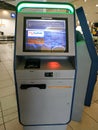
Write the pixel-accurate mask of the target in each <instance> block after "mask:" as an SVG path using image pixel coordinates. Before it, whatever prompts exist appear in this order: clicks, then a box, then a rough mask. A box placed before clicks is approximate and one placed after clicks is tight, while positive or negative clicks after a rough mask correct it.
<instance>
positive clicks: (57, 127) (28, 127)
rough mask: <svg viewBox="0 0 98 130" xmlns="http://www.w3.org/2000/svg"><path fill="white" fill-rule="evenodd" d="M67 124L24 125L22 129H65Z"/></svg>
mask: <svg viewBox="0 0 98 130" xmlns="http://www.w3.org/2000/svg"><path fill="white" fill-rule="evenodd" d="M66 128H67V125H53V126H24V127H23V130H66Z"/></svg>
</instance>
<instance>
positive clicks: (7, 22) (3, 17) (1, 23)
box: [0, 9, 15, 35]
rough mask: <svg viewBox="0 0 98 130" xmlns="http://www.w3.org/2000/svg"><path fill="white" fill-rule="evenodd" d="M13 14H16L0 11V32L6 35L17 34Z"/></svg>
mask: <svg viewBox="0 0 98 130" xmlns="http://www.w3.org/2000/svg"><path fill="white" fill-rule="evenodd" d="M11 13H15V12H14V11H10V10H2V9H0V31H2V32H4V35H14V33H15V18H12V17H11Z"/></svg>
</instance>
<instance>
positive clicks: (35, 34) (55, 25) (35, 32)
mask: <svg viewBox="0 0 98 130" xmlns="http://www.w3.org/2000/svg"><path fill="white" fill-rule="evenodd" d="M24 33H25V35H24V36H25V38H24V51H33V52H65V51H66V50H67V43H66V41H67V40H66V20H65V19H59V20H57V19H55V20H54V19H49V20H43V19H25V31H24Z"/></svg>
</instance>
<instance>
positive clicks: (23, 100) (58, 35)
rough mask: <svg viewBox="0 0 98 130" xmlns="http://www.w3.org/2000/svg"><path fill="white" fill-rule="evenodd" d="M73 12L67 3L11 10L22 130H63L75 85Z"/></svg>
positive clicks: (28, 5) (28, 4) (34, 4)
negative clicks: (14, 34)
mask: <svg viewBox="0 0 98 130" xmlns="http://www.w3.org/2000/svg"><path fill="white" fill-rule="evenodd" d="M74 15H75V11H74V7H73V6H72V5H70V4H68V3H55V2H52V3H50V2H21V3H19V4H18V5H17V18H16V44H15V56H14V70H15V71H14V72H15V85H16V97H17V105H18V113H19V121H20V123H21V124H22V125H23V128H24V130H65V129H66V125H67V124H68V122H69V121H70V119H71V111H72V100H73V93H74V84H75V72H76V65H75V57H76V52H75V19H74Z"/></svg>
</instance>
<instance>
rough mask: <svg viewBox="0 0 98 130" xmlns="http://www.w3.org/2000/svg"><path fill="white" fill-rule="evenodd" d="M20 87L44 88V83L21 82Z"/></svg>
mask: <svg viewBox="0 0 98 130" xmlns="http://www.w3.org/2000/svg"><path fill="white" fill-rule="evenodd" d="M20 88H21V89H28V88H39V89H46V84H21V86H20Z"/></svg>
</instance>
